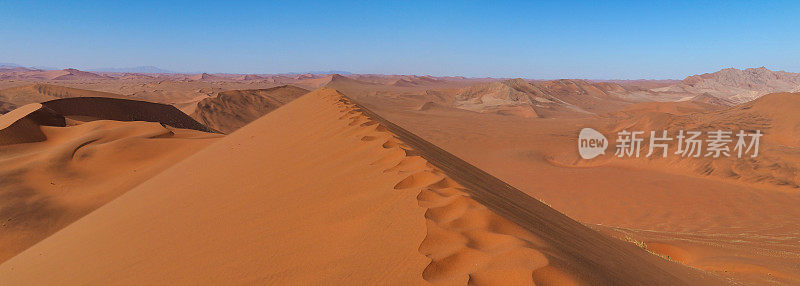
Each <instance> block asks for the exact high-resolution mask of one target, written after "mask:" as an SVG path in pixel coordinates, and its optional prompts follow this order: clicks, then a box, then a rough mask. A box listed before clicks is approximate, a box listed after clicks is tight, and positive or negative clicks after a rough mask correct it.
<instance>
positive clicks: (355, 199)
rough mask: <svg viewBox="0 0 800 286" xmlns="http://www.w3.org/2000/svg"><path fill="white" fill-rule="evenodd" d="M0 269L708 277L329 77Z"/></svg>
mask: <svg viewBox="0 0 800 286" xmlns="http://www.w3.org/2000/svg"><path fill="white" fill-rule="evenodd" d="M41 273H47V274H48V275H41ZM0 281H3V282H6V283H5V284H9V285H53V284H58V285H74V284H79V285H82V284H123V285H142V284H171V285H198V284H211V285H227V284H246V285H376V284H379V285H385V284H392V285H428V284H436V285H466V284H474V285H532V284H539V285H568V284H592V285H686V284H690V285H692V284H693V285H697V284H704V285H713V284H718V282H719V281H718V280H716V279H714V278H713V277H709V276H708V275H706V274H704V273H702V272H699V271H695V270H691V269H688V268H685V267H683V266H680V265H679V264H676V263H672V262H669V261H666V260H664V259H662V258H660V257H657V256H655V255H652V254H650V253H647V252H646V251H644V250H642V249H640V248H638V247H637V246H635V245H633V244H630V243H627V242H623V241H619V240H614V239H612V238H609V237H606V236H603V235H601V234H599V233H597V232H595V231H592V230H590V229H588V228H586V227H585V226H583V225H581V224H580V223H577V222H575V221H574V220H571V219H569V218H568V217H566V216H564V215H562V214H560V213H558V212H557V211H555V210H553V209H551V208H549V207H547V206H546V205H544V204H542V203H541V202H538V201H536V200H535V199H533V198H530V197H529V196H527V195H525V194H524V193H522V192H520V191H519V190H516V189H514V188H513V187H511V186H509V185H507V184H505V183H503V182H502V181H500V180H498V179H497V178H494V177H492V176H490V175H488V174H486V173H482V172H481V171H479V169H477V168H475V167H473V166H471V165H469V164H467V163H466V162H463V161H461V160H460V159H458V158H455V157H453V156H452V155H450V154H449V153H447V152H445V151H443V150H441V149H437V148H436V147H435V146H433V145H431V144H430V143H427V142H426V141H424V140H422V139H420V138H419V137H415V136H414V135H413V134H410V133H408V131H405V130H404V129H402V128H399V127H397V126H395V125H393V124H392V123H391V122H388V121H385V120H383V119H382V118H381V117H380V116H377V115H375V114H374V113H372V112H370V111H369V110H368V109H366V108H364V107H363V106H361V105H360V104H358V103H356V102H354V101H352V100H351V99H349V98H348V97H346V96H344V95H342V94H341V93H339V92H338V91H336V90H333V89H329V88H322V89H318V90H316V91H313V92H311V93H308V94H306V95H304V96H302V97H300V98H297V99H295V100H293V101H292V102H290V103H288V104H286V105H284V106H283V107H281V108H278V109H276V110H275V111H272V112H270V113H269V114H267V115H265V116H264V117H261V118H259V119H258V120H255V121H253V122H252V123H250V124H248V125H246V126H244V127H242V128H241V129H238V130H237V131H236V132H233V133H231V134H230V135H227V136H225V137H224V138H221V139H220V140H219V141H218V142H216V143H214V144H212V145H210V146H208V147H206V148H204V149H203V150H201V151H199V152H197V153H195V154H194V155H192V156H190V157H189V158H186V159H185V160H183V161H181V162H179V163H177V164H175V165H173V166H172V167H171V168H169V169H168V170H166V171H164V172H162V173H160V174H158V175H156V176H155V177H152V178H151V179H149V180H148V181H146V182H144V183H142V184H140V185H138V186H137V187H136V188H134V189H132V190H130V191H128V192H127V193H125V194H124V195H122V196H120V197H118V198H117V199H115V200H114V201H111V202H110V203H108V204H106V205H104V206H103V207H101V208H99V209H97V210H95V211H94V212H92V213H90V214H88V215H86V216H84V217H83V218H81V219H80V220H78V221H76V222H74V223H72V224H70V225H69V226H67V227H66V228H64V229H62V230H60V231H59V232H57V233H55V234H53V235H51V236H50V237H48V238H46V239H44V240H42V241H41V242H39V243H38V244H36V245H34V246H32V247H30V248H28V249H27V250H25V251H24V252H22V253H20V254H18V255H16V256H14V257H13V258H11V259H9V260H8V261H6V262H4V263H2V264H0ZM110 282H113V283H110Z"/></svg>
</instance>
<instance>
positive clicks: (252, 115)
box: [192, 85, 308, 133]
mask: <svg viewBox="0 0 800 286" xmlns="http://www.w3.org/2000/svg"><path fill="white" fill-rule="evenodd" d="M306 93H308V90H305V89H302V88H299V87H295V86H291V85H284V86H279V87H273V88H267V89H249V90H230V91H225V92H220V93H219V94H218V95H217V96H216V97H213V98H206V99H203V100H201V101H200V102H198V103H197V108H196V109H195V111H194V113H192V117H193V118H195V119H196V120H197V121H199V122H201V123H203V124H205V125H206V126H208V127H210V128H213V129H215V130H219V131H220V132H223V133H231V132H233V131H235V130H236V129H239V128H241V127H242V126H244V125H246V124H247V123H250V122H252V121H253V120H256V119H258V118H259V117H261V116H263V115H264V114H267V113H269V112H270V111H273V110H275V109H276V108H278V107H280V106H282V105H284V104H286V103H289V102H290V101H292V100H294V99H296V98H298V97H300V96H301V95H303V94H306Z"/></svg>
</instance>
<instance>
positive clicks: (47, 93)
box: [0, 83, 123, 106]
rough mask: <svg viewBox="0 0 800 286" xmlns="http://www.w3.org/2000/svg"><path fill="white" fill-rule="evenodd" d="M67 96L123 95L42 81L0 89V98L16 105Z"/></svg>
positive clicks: (114, 96) (113, 96)
mask: <svg viewBox="0 0 800 286" xmlns="http://www.w3.org/2000/svg"><path fill="white" fill-rule="evenodd" d="M69 97H109V98H122V97H123V96H122V95H119V94H114V93H109V92H101V91H93V90H85V89H77V88H70V87H63V86H57V85H51V84H43V83H37V84H32V85H25V86H19V87H12V88H7V89H3V90H0V100H2V101H5V102H8V103H11V104H14V105H17V106H22V105H25V104H29V103H40V102H45V101H48V100H54V99H59V98H69Z"/></svg>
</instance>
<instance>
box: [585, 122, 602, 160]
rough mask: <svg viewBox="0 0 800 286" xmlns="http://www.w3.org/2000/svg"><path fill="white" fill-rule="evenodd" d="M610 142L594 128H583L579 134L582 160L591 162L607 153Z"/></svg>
mask: <svg viewBox="0 0 800 286" xmlns="http://www.w3.org/2000/svg"><path fill="white" fill-rule="evenodd" d="M607 147H608V140H607V139H606V137H605V136H603V134H600V132H597V130H594V129H592V128H583V129H581V133H580V134H578V153H580V155H581V158H583V159H586V160H589V159H592V158H594V157H597V156H600V155H602V154H605V153H606V148H607Z"/></svg>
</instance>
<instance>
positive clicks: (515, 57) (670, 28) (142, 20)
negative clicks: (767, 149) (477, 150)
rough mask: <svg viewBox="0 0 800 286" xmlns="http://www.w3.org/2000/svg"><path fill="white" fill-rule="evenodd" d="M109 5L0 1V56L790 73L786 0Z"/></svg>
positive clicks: (552, 74) (462, 71)
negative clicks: (762, 69)
mask: <svg viewBox="0 0 800 286" xmlns="http://www.w3.org/2000/svg"><path fill="white" fill-rule="evenodd" d="M54 2H55V1H54ZM116 2H122V1H69V2H66V1H65V2H63V3H47V2H37V1H5V0H0V62H11V63H17V64H21V65H24V66H52V67H59V68H66V67H75V68H82V69H90V68H99V67H131V66H143V65H152V66H158V67H160V68H164V69H168V70H174V71H182V72H196V71H205V72H230V73H280V72H292V71H309V70H345V71H350V72H354V73H383V74H420V75H422V74H431V75H463V76H476V77H482V76H493V77H526V78H540V79H551V78H590V79H638V78H653V79H665V78H683V77H685V76H687V75H691V74H697V73H704V72H713V71H716V70H719V69H722V68H726V67H736V68H745V67H759V66H766V67H767V68H770V69H775V70H786V71H793V72H800V37H798V36H797V35H798V34H799V32H798V29H799V28H800V17H798V15H800V2H797V1H751V2H750V1H748V2H740V1H669V2H667V1H653V3H646V2H645V1H642V2H633V1H607V2H601V1H571V2H567V1H552V2H550V1H548V2H537V1H504V2H498V1H425V2H423V1H335V2H334V1H330V2H317V1H253V2H248V1H219V2H204V1H130V2H135V3H116ZM647 2H651V1H647Z"/></svg>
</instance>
